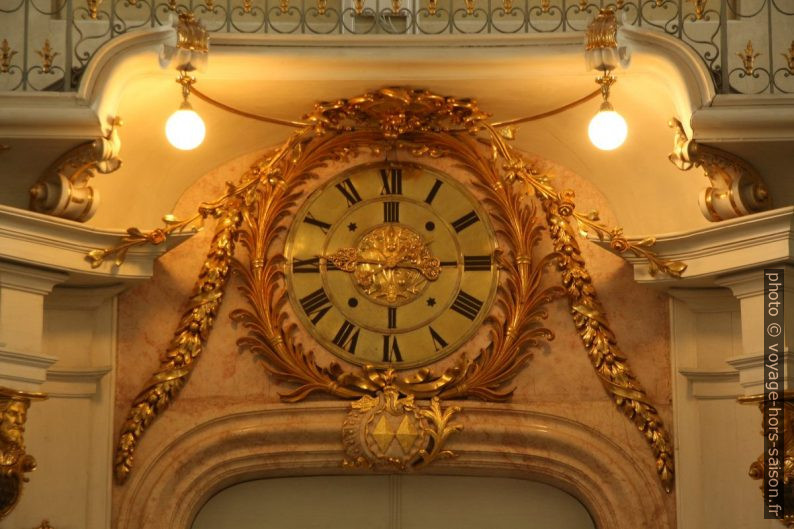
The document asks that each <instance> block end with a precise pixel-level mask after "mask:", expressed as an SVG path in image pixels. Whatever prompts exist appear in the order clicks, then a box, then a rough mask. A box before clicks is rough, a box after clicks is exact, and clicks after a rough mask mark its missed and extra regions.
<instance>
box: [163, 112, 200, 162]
mask: <svg viewBox="0 0 794 529" xmlns="http://www.w3.org/2000/svg"><path fill="white" fill-rule="evenodd" d="M206 132H207V129H206V127H205V126H204V121H203V120H202V119H201V116H199V115H198V114H196V112H195V111H194V110H193V109H192V108H191V107H190V105H189V104H188V103H187V102H185V103H183V104H182V106H180V107H179V110H177V111H176V112H174V113H173V114H171V117H170V118H168V121H166V123H165V137H166V138H168V142H169V143H170V144H171V145H173V146H174V147H176V148H177V149H180V150H182V151H190V150H193V149H195V148H196V147H198V146H199V145H201V142H202V141H204V135H205V134H206Z"/></svg>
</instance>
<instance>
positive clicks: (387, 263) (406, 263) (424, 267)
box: [324, 248, 441, 281]
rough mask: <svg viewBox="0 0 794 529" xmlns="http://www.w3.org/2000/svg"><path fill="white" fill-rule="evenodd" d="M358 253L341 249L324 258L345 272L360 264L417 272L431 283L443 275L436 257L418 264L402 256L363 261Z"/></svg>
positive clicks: (351, 270) (353, 249) (351, 249)
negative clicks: (396, 258) (397, 258)
mask: <svg viewBox="0 0 794 529" xmlns="http://www.w3.org/2000/svg"><path fill="white" fill-rule="evenodd" d="M357 253H358V252H357V251H356V249H355V248H340V249H339V250H337V251H336V252H334V253H333V254H331V255H327V256H324V258H325V259H326V260H328V261H331V262H332V263H333V264H334V265H335V266H336V267H337V268H338V269H339V270H343V271H345V272H353V271H355V269H356V266H358V265H360V264H369V265H376V266H382V267H383V268H386V269H387V270H392V269H395V268H401V269H407V270H416V271H417V272H419V273H420V274H422V275H423V276H424V277H425V278H427V279H429V280H430V281H435V280H436V279H438V276H439V274H440V273H441V265H440V263H439V261H438V259H436V258H434V257H432V258H429V259H427V258H425V259H421V260H420V261H419V262H418V263H416V262H413V261H412V260H410V259H406V257H409V256H401V258H400V259H399V260H395V259H363V258H360V257H358V255H357Z"/></svg>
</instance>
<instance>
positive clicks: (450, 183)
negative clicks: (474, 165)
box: [285, 163, 498, 369]
mask: <svg viewBox="0 0 794 529" xmlns="http://www.w3.org/2000/svg"><path fill="white" fill-rule="evenodd" d="M495 250H496V237H495V233H494V229H493V227H492V225H491V222H490V218H489V215H488V214H487V212H485V211H484V210H483V208H482V206H481V204H480V202H479V201H478V200H477V199H476V198H475V197H474V196H473V195H472V194H471V193H470V192H469V191H468V190H467V189H466V187H465V186H464V185H462V184H461V183H459V182H458V181H457V180H455V179H454V178H452V177H451V176H449V175H447V174H444V173H442V172H440V171H438V170H436V169H431V168H429V167H427V166H423V165H415V164H393V163H392V164H377V165H366V166H359V167H356V168H353V169H351V170H348V171H346V172H343V173H342V174H339V175H336V176H334V177H332V178H331V179H329V180H328V181H326V182H325V183H324V184H323V185H321V186H320V187H319V188H317V189H316V190H315V191H314V192H312V193H311V194H310V195H309V196H308V197H307V199H306V200H305V202H304V203H303V204H302V206H301V207H300V208H299V209H298V211H297V213H296V215H295V217H294V219H293V220H292V223H291V226H290V229H289V232H288V235H287V240H286V245H285V258H286V263H287V266H286V282H287V288H288V292H289V299H290V302H291V304H292V308H293V311H294V312H295V314H296V315H297V316H298V317H299V318H300V320H301V322H302V324H303V325H304V326H305V327H306V329H308V331H309V332H310V333H311V334H312V336H313V337H314V338H315V340H317V342H318V343H319V344H321V345H322V346H323V347H324V348H326V349H328V350H329V351H331V352H332V353H334V354H335V355H337V356H339V357H340V358H342V359H344V360H347V361H349V362H352V363H356V364H361V365H373V366H376V367H394V368H395V369H404V368H412V367H417V366H420V365H424V364H428V363H431V362H434V361H436V360H439V359H440V358H442V357H444V356H446V355H448V354H450V353H452V352H453V351H455V350H457V349H458V348H459V347H460V346H461V345H462V344H463V343H465V342H466V341H467V340H468V339H470V338H471V337H472V336H473V335H474V333H475V332H476V331H477V329H478V328H479V327H480V325H481V323H482V321H483V319H484V317H485V316H486V315H487V314H488V312H489V311H490V308H491V306H492V304H493V300H494V296H495V293H496V288H497V282H498V269H497V266H496V265H495V262H494V252H495Z"/></svg>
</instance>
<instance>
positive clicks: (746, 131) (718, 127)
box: [692, 94, 794, 144]
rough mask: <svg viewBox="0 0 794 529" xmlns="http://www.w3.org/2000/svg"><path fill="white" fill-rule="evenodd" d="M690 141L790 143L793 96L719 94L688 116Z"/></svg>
mask: <svg viewBox="0 0 794 529" xmlns="http://www.w3.org/2000/svg"><path fill="white" fill-rule="evenodd" d="M692 128H693V129H694V133H693V139H695V140H696V141H699V142H701V143H715V144H719V143H724V142H732V141H740V142H747V141H750V140H753V141H759V140H760V141H791V140H792V139H794V96H791V95H780V94H775V95H772V94H765V95H744V94H720V95H718V96H716V97H715V98H714V101H713V102H712V104H711V105H710V106H705V107H703V108H701V109H698V110H696V111H695V113H694V114H693V115H692Z"/></svg>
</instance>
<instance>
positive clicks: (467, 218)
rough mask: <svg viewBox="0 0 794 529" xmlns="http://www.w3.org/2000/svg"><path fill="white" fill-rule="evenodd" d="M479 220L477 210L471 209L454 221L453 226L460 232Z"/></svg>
mask: <svg viewBox="0 0 794 529" xmlns="http://www.w3.org/2000/svg"><path fill="white" fill-rule="evenodd" d="M479 220H480V217H478V216H477V214H476V213H475V212H473V211H469V212H468V213H466V214H465V215H463V216H462V217H461V218H459V219H458V220H456V221H455V222H453V223H452V227H453V228H454V229H455V231H456V232H457V233H460V232H461V231H463V230H465V229H466V228H468V227H469V226H471V225H472V224H474V223H475V222H477V221H479Z"/></svg>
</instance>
